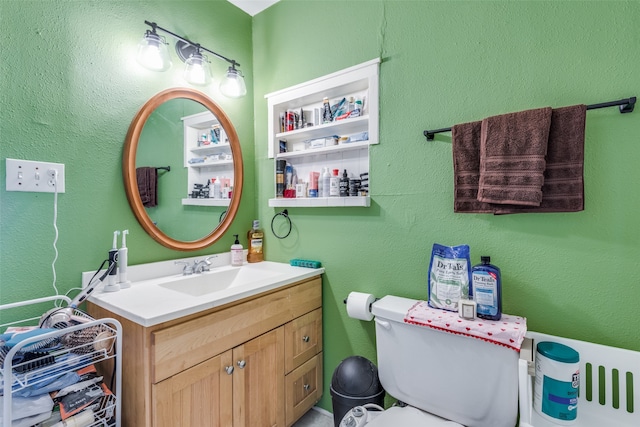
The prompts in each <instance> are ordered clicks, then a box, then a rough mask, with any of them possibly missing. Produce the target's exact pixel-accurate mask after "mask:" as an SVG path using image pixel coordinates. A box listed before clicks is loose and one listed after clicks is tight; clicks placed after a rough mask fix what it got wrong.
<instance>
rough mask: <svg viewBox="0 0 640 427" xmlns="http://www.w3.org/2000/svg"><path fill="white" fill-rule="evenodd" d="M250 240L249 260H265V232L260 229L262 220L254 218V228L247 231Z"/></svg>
mask: <svg viewBox="0 0 640 427" xmlns="http://www.w3.org/2000/svg"><path fill="white" fill-rule="evenodd" d="M247 240H248V242H249V247H248V248H247V249H248V253H247V262H260V261H264V232H263V231H262V230H261V229H260V221H259V220H257V219H254V220H253V228H251V230H249V232H248V233H247Z"/></svg>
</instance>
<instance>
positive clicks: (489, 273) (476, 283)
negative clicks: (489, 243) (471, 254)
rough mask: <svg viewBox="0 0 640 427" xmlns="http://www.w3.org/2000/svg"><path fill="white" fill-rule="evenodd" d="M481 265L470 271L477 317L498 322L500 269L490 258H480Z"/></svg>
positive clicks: (500, 290)
mask: <svg viewBox="0 0 640 427" xmlns="http://www.w3.org/2000/svg"><path fill="white" fill-rule="evenodd" d="M480 259H481V263H480V264H477V265H474V266H473V268H472V269H471V294H472V295H473V299H474V301H475V302H476V304H477V310H478V317H480V318H482V319H487V320H500V318H501V317H502V279H501V277H500V269H499V268H498V267H496V266H495V265H492V264H491V257H488V256H482V257H480Z"/></svg>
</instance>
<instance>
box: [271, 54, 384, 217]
mask: <svg viewBox="0 0 640 427" xmlns="http://www.w3.org/2000/svg"><path fill="white" fill-rule="evenodd" d="M379 64H380V59H378V58H376V59H373V60H371V61H368V62H365V63H362V64H359V65H356V66H353V67H350V68H346V69H344V70H341V71H338V72H335V73H332V74H329V75H326V76H323V77H320V78H317V79H314V80H310V81H308V82H305V83H302V84H299V85H295V86H292V87H289V88H286V89H282V90H280V91H277V92H273V93H270V94H267V95H265V98H266V99H267V103H268V110H269V111H268V116H269V122H268V135H269V138H268V143H269V147H268V155H269V158H273V159H274V177H276V161H278V160H285V161H286V162H287V164H288V165H290V166H292V167H293V169H294V170H295V175H296V177H297V180H298V181H303V182H304V183H306V184H307V192H306V193H305V194H304V195H303V196H302V197H300V194H297V196H298V197H295V198H285V197H280V192H279V191H278V186H277V185H274V187H275V194H274V196H275V197H273V198H271V199H269V206H270V207H296V206H298V207H347V206H360V207H368V206H370V204H371V199H370V188H369V186H368V181H367V185H366V187H365V186H364V185H363V186H362V188H361V189H359V190H358V191H357V192H353V193H352V194H353V195H350V196H345V197H339V196H335V197H320V196H322V194H320V193H319V194H318V196H319V197H310V195H309V192H308V189H309V188H310V186H311V182H310V181H311V180H310V174H311V172H319V173H320V174H321V173H322V169H323V168H325V167H326V168H329V170H330V171H331V170H334V169H337V170H339V176H340V177H342V174H343V172H344V171H345V170H346V171H347V174H348V176H349V178H350V179H360V177H361V174H368V172H369V147H370V146H371V145H374V144H378V142H379V141H378V121H379V117H378V80H379V79H378V69H379ZM325 97H326V98H328V99H329V101H330V104H331V105H335V104H339V103H340V101H341V100H342V99H345V100H346V104H349V100H350V99H351V100H356V101H357V100H361V101H362V102H363V104H362V105H363V107H362V108H361V109H358V108H357V107H356V111H357V110H359V114H357V116H356V115H355V114H354V116H355V117H351V116H349V117H347V118H344V119H340V120H333V121H330V122H326V123H323V120H322V106H323V98H325ZM357 105H358V103H357V102H356V106H357ZM348 110H349V108H348V107H347V111H348ZM292 116H294V117H295V118H296V119H297V120H293V123H292V121H291V120H289V119H288V117H292ZM334 137H337V138H334ZM347 138H348V139H347ZM322 140H325V142H324V143H322ZM352 141H353V142H352ZM319 142H320V143H319ZM275 181H276V179H274V183H275ZM285 187H286V183H285Z"/></svg>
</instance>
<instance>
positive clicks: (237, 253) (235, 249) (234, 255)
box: [231, 234, 244, 267]
mask: <svg viewBox="0 0 640 427" xmlns="http://www.w3.org/2000/svg"><path fill="white" fill-rule="evenodd" d="M233 236H234V237H235V238H236V241H235V242H234V243H233V245H231V265H232V266H234V267H240V266H242V262H243V261H244V260H243V258H244V253H243V249H244V248H243V247H242V245H241V244H240V241H239V240H238V235H237V234H234V235H233Z"/></svg>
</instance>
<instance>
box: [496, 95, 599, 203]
mask: <svg viewBox="0 0 640 427" xmlns="http://www.w3.org/2000/svg"><path fill="white" fill-rule="evenodd" d="M586 113H587V106H586V105H584V104H580V105H574V106H571V107H562V108H554V109H553V112H552V113H551V129H550V130H549V144H548V147H547V166H546V169H545V172H544V185H543V186H542V202H540V206H538V207H531V206H499V207H496V211H495V213H496V214H509V213H525V212H579V211H582V210H584V178H583V170H584V129H585V119H586Z"/></svg>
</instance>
